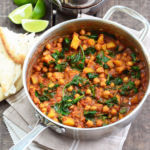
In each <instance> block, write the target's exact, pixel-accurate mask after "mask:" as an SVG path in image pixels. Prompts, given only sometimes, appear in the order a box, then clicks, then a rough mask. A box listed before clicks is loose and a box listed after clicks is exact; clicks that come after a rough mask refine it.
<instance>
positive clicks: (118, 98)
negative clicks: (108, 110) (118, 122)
mask: <svg viewBox="0 0 150 150" xmlns="http://www.w3.org/2000/svg"><path fill="white" fill-rule="evenodd" d="M116 97H117V100H118V103H119V104H120V101H121V96H120V95H119V94H117V95H116Z"/></svg>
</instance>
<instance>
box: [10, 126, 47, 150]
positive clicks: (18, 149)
mask: <svg viewBox="0 0 150 150" xmlns="http://www.w3.org/2000/svg"><path fill="white" fill-rule="evenodd" d="M47 127H48V126H44V125H43V124H38V125H37V126H36V127H35V128H34V129H33V130H32V131H30V132H29V133H28V134H27V135H26V136H25V137H23V138H22V139H21V140H20V141H19V142H18V143H17V144H15V145H14V146H12V147H11V148H10V149H9V150H24V149H25V148H27V147H28V146H29V145H30V144H31V143H32V141H33V140H34V139H35V138H36V137H37V136H38V135H39V134H40V133H41V132H42V131H44V130H45V129H46V128H47Z"/></svg>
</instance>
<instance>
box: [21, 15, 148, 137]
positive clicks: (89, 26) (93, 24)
mask: <svg viewBox="0 0 150 150" xmlns="http://www.w3.org/2000/svg"><path fill="white" fill-rule="evenodd" d="M82 28H83V29H85V30H87V31H93V30H95V31H104V32H107V33H110V34H113V35H115V36H116V37H117V38H118V39H120V40H121V41H123V42H124V43H125V44H128V46H131V47H133V48H135V49H136V50H137V51H138V52H139V53H140V55H142V58H143V61H146V65H147V66H146V67H147V72H148V79H147V80H148V85H147V91H146V93H145V96H144V97H143V99H142V100H141V102H140V103H139V104H138V106H137V107H136V108H135V109H134V110H133V111H132V112H131V113H130V114H129V115H127V116H126V117H125V118H123V119H121V120H119V121H117V122H115V123H112V124H110V125H107V126H104V127H97V128H83V129H82V128H81V129H80V128H75V127H70V126H66V125H63V124H61V123H57V122H55V121H53V120H52V119H50V118H48V117H47V116H46V115H44V114H43V113H42V112H41V111H40V110H39V108H38V107H37V106H36V105H35V104H34V103H33V101H32V99H31V97H30V95H29V92H28V86H29V80H30V79H29V76H30V70H31V69H32V65H33V64H34V62H35V61H36V58H37V57H38V55H39V53H40V52H41V51H42V50H43V48H44V45H45V43H46V42H47V41H49V40H54V39H56V38H57V37H59V36H64V35H68V34H71V33H73V32H78V31H79V30H80V29H82ZM149 64H150V61H149V58H148V52H147V50H146V49H145V47H144V46H143V44H142V42H141V41H140V40H138V39H137V37H135V36H134V35H132V34H131V33H129V32H128V31H127V30H125V29H124V28H123V26H121V25H120V24H118V23H115V22H112V21H107V20H103V19H97V18H93V19H73V20H69V21H66V22H63V23H60V24H58V25H56V26H54V27H52V28H51V29H49V30H47V31H46V32H45V33H44V34H43V35H41V36H40V37H39V40H38V41H37V42H36V43H35V44H34V46H33V47H32V48H31V51H30V52H29V53H28V55H27V57H26V60H25V63H24V68H23V85H24V89H25V92H26V94H27V97H28V100H29V101H30V103H31V104H32V106H33V107H34V109H35V110H36V111H37V112H38V113H39V114H40V115H41V116H42V117H44V118H45V119H46V120H47V121H49V122H52V123H53V124H55V125H56V126H58V127H60V128H64V129H65V133H63V134H64V135H67V136H71V137H73V138H80V139H95V138H99V137H102V135H104V134H107V133H110V132H112V131H115V130H118V129H120V128H122V127H124V126H126V125H127V124H129V123H130V122H131V121H132V120H133V119H134V118H135V117H136V116H137V115H138V113H139V112H140V110H141V107H142V105H143V103H144V102H145V100H146V98H147V96H148V94H149V91H150V83H149V76H150V66H149ZM89 135H90V137H89Z"/></svg>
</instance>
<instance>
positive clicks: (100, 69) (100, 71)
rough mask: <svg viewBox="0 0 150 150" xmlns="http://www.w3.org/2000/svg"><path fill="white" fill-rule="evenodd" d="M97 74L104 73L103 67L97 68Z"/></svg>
mask: <svg viewBox="0 0 150 150" xmlns="http://www.w3.org/2000/svg"><path fill="white" fill-rule="evenodd" d="M96 72H97V73H104V68H103V67H99V68H97V69H96Z"/></svg>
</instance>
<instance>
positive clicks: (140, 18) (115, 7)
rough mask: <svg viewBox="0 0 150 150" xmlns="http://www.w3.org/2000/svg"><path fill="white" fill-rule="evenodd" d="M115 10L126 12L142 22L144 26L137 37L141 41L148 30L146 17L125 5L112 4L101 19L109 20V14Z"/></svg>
mask: <svg viewBox="0 0 150 150" xmlns="http://www.w3.org/2000/svg"><path fill="white" fill-rule="evenodd" d="M115 11H121V12H124V13H126V14H128V15H129V16H131V17H133V18H135V19H137V20H139V21H140V22H142V23H143V25H144V28H143V29H142V32H141V33H140V36H139V39H140V40H141V41H143V40H144V39H145V37H146V35H147V33H148V31H149V22H148V21H147V19H146V18H144V17H143V16H142V15H140V14H139V13H138V12H136V11H135V10H133V9H131V8H128V7H125V6H119V5H117V6H113V7H111V8H110V9H109V10H108V11H107V12H106V14H105V15H104V17H103V19H105V20H109V18H110V17H111V15H112V14H113V13H114V12H115Z"/></svg>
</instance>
